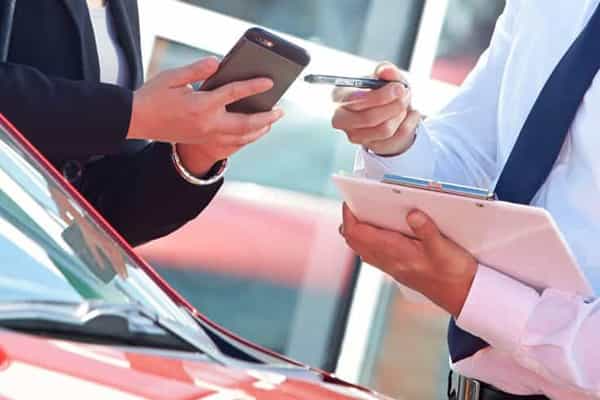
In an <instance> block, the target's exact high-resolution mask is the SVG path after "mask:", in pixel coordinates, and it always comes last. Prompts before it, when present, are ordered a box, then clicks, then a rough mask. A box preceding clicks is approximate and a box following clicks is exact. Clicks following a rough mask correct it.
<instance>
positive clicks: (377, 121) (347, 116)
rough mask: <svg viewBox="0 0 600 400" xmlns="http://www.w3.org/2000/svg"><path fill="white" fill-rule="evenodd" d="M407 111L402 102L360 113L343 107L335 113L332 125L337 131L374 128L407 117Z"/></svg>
mask: <svg viewBox="0 0 600 400" xmlns="http://www.w3.org/2000/svg"><path fill="white" fill-rule="evenodd" d="M407 111H408V108H407V106H406V105H405V103H403V102H401V101H394V102H392V103H389V104H386V105H383V106H381V107H377V108H373V109H369V110H365V111H360V112H355V111H350V110H348V109H346V108H345V107H341V108H338V110H337V111H336V112H335V114H334V116H333V119H332V121H331V123H332V125H333V127H334V128H335V129H342V130H350V129H361V128H374V127H376V126H379V125H381V124H383V123H384V122H386V121H388V120H391V119H395V118H404V117H406V113H407Z"/></svg>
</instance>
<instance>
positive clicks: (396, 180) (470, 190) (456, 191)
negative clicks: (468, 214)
mask: <svg viewBox="0 0 600 400" xmlns="http://www.w3.org/2000/svg"><path fill="white" fill-rule="evenodd" d="M382 182H383V183H389V184H392V185H399V186H407V187H411V188H417V189H424V190H431V191H434V192H440V193H448V194H453V195H457V196H465V197H471V198H474V199H478V200H486V201H490V200H495V199H496V195H495V194H494V192H491V191H489V190H486V189H481V188H476V187H472V186H463V185H457V184H455V183H448V182H439V181H434V180H431V179H423V178H415V177H411V176H401V175H392V174H386V175H384V177H383V180H382Z"/></svg>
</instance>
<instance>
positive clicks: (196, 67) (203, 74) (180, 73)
mask: <svg viewBox="0 0 600 400" xmlns="http://www.w3.org/2000/svg"><path fill="white" fill-rule="evenodd" d="M217 69H219V61H218V60H217V58H216V57H207V58H203V59H202V60H200V61H197V62H195V63H193V64H190V65H186V66H185V67H180V68H175V69H172V70H169V71H165V72H163V73H162V77H163V79H166V81H167V83H168V85H169V86H170V87H182V86H183V87H185V86H187V85H188V84H189V83H192V82H196V81H204V80H206V79H208V78H209V77H210V76H211V75H213V74H214V73H215V72H217Z"/></svg>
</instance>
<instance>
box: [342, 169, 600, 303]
mask: <svg viewBox="0 0 600 400" xmlns="http://www.w3.org/2000/svg"><path fill="white" fill-rule="evenodd" d="M333 181H334V182H335V184H336V186H337V187H338V189H339V190H340V192H341V193H342V197H343V198H344V201H345V202H346V203H347V204H348V206H349V207H350V209H351V210H352V212H353V213H354V214H355V215H356V217H357V218H358V219H359V220H361V221H363V222H367V223H370V224H372V225H376V226H378V227H381V228H386V229H389V230H394V231H397V232H401V233H404V234H407V235H411V230H410V228H409V227H408V225H407V224H406V215H407V214H408V213H409V212H410V211H412V210H414V209H419V210H421V211H423V212H425V213H426V214H427V215H429V216H430V217H431V218H432V219H433V220H434V221H435V222H436V224H437V225H438V227H439V228H440V230H441V232H442V233H443V234H444V235H446V236H447V237H449V238H450V239H452V240H454V241H455V242H456V243H458V244H459V245H460V246H462V247H463V248H465V249H466V250H468V251H469V252H470V253H471V254H473V256H475V258H477V260H479V262H480V263H481V264H483V265H486V266H488V267H490V268H494V269H496V270H498V271H500V272H502V273H504V274H506V275H509V276H511V277H513V278H515V279H517V280H519V281H521V282H523V283H525V284H527V285H529V286H531V287H533V288H536V289H538V290H543V289H546V288H554V289H559V290H565V291H568V292H575V293H578V294H580V295H583V296H590V295H592V294H593V290H592V288H591V286H590V284H589V282H588V281H587V279H586V278H585V275H584V274H583V272H582V271H581V269H580V268H579V266H578V265H577V262H576V260H575V257H574V256H573V254H572V253H571V251H570V249H569V247H568V245H567V243H566V241H565V240H564V239H563V237H562V235H561V233H560V231H559V229H558V227H557V226H556V223H555V222H554V220H553V218H552V216H551V215H550V214H549V213H548V212H547V211H546V210H544V209H542V208H538V207H530V206H523V205H518V204H512V203H507V202H502V201H497V200H478V199H475V198H470V197H465V196H458V195H453V194H448V193H440V192H435V191H430V190H425V189H420V188H411V187H405V186H399V185H394V184H389V183H382V182H379V181H376V180H372V179H367V178H363V177H356V176H345V175H334V176H333Z"/></svg>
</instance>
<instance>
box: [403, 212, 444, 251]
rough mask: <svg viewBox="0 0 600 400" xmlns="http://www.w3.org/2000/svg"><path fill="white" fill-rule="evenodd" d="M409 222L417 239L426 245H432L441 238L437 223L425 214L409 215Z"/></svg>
mask: <svg viewBox="0 0 600 400" xmlns="http://www.w3.org/2000/svg"><path fill="white" fill-rule="evenodd" d="M407 222H408V225H409V226H410V228H411V229H412V231H413V232H414V234H415V236H416V237H417V239H419V240H421V241H422V242H424V243H425V244H428V243H432V242H434V241H436V240H437V239H439V238H440V237H441V233H440V231H439V229H438V227H437V226H436V225H435V223H434V222H433V221H432V220H431V218H429V217H428V216H427V215H425V213H423V212H421V211H416V210H415V211H412V212H410V213H409V214H408V217H407Z"/></svg>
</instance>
